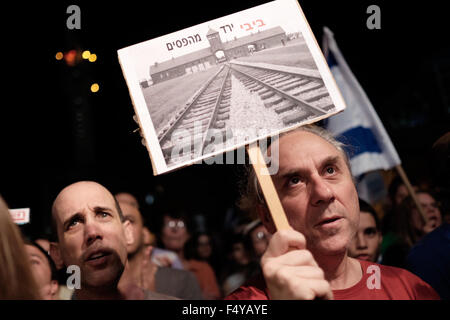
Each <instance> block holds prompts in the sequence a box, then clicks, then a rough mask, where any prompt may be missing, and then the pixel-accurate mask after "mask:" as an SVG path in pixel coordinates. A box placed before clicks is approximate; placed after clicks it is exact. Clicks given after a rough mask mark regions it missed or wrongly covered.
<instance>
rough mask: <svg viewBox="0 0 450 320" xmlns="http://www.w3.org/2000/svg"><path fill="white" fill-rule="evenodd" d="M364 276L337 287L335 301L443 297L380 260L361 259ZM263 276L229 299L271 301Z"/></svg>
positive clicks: (228, 297)
mask: <svg viewBox="0 0 450 320" xmlns="http://www.w3.org/2000/svg"><path fill="white" fill-rule="evenodd" d="M358 261H359V263H360V264H361V269H362V272H363V276H362V278H361V280H360V281H359V282H358V283H356V284H355V285H354V286H352V287H350V288H347V289H343V290H333V296H334V299H335V300H439V299H440V298H439V295H438V294H437V293H436V291H434V289H433V288H431V287H430V285H428V284H427V283H426V282H424V281H423V280H421V279H420V278H419V277H417V276H416V275H414V274H412V273H411V272H409V271H407V270H404V269H400V268H395V267H389V266H383V265H380V264H377V263H373V262H368V261H363V260H358ZM268 293H269V292H268V289H267V286H266V283H265V280H264V278H263V276H262V275H260V276H259V277H258V278H255V279H252V280H251V281H249V282H248V283H246V284H244V285H243V286H241V287H240V288H238V289H237V290H236V291H234V292H233V293H231V294H230V295H228V296H227V297H226V298H225V299H226V300H268V299H269V295H268Z"/></svg>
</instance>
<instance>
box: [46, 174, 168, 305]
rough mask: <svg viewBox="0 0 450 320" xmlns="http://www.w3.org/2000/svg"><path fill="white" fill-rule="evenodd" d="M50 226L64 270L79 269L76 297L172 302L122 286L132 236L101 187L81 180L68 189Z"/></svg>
mask: <svg viewBox="0 0 450 320" xmlns="http://www.w3.org/2000/svg"><path fill="white" fill-rule="evenodd" d="M52 223H53V229H54V233H55V235H56V236H57V239H58V242H53V243H52V244H51V247H50V251H51V254H52V256H55V258H56V259H61V260H62V261H63V262H64V265H65V266H66V267H68V266H70V265H76V266H78V267H79V269H80V276H81V279H80V283H81V288H80V289H78V290H76V291H75V293H74V297H73V298H76V299H157V300H158V299H169V298H170V297H168V296H164V295H160V294H156V293H153V292H150V291H147V290H143V289H140V288H138V287H137V286H135V285H132V284H130V285H129V286H127V287H126V288H125V289H119V288H118V283H119V280H120V278H121V276H122V273H123V271H124V268H125V265H126V264H127V245H129V244H131V243H133V234H132V231H131V228H130V222H129V221H126V220H125V219H124V217H123V214H122V212H121V210H120V207H119V205H118V204H117V202H116V200H115V199H114V197H113V195H112V194H111V193H110V192H109V191H108V190H107V189H106V188H105V187H103V186H102V185H100V184H98V183H96V182H92V181H81V182H76V183H74V184H71V185H69V186H67V187H66V188H64V189H63V190H62V191H61V192H60V193H59V194H58V196H57V197H56V199H55V201H54V203H53V207H52Z"/></svg>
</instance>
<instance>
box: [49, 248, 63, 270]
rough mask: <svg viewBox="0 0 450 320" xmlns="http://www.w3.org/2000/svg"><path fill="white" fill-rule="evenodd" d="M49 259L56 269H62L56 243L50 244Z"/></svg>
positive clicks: (59, 251) (61, 260) (61, 261)
mask: <svg viewBox="0 0 450 320" xmlns="http://www.w3.org/2000/svg"><path fill="white" fill-rule="evenodd" d="M50 257H51V258H52V259H53V262H54V263H55V266H56V269H58V270H60V269H62V268H63V267H64V261H63V259H62V257H61V250H60V248H59V243H58V242H50Z"/></svg>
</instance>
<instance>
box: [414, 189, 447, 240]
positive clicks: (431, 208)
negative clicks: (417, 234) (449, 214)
mask: <svg viewBox="0 0 450 320" xmlns="http://www.w3.org/2000/svg"><path fill="white" fill-rule="evenodd" d="M417 200H418V201H419V203H420V205H421V206H422V209H423V211H424V213H425V215H426V216H427V219H428V223H427V226H428V227H429V229H428V232H429V231H431V230H432V229H435V228H437V227H439V226H440V225H441V224H442V216H441V211H440V210H439V206H438V204H437V202H436V200H435V199H434V198H433V197H432V196H431V195H430V194H429V193H426V192H419V193H417ZM412 222H413V225H414V227H415V228H416V229H417V230H422V228H423V221H422V218H421V216H420V212H419V211H418V210H417V209H415V208H413V209H412Z"/></svg>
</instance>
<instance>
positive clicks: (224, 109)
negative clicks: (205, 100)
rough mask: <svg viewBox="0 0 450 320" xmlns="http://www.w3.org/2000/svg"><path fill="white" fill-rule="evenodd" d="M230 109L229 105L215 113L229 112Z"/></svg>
mask: <svg viewBox="0 0 450 320" xmlns="http://www.w3.org/2000/svg"><path fill="white" fill-rule="evenodd" d="M230 110H231V108H229V107H225V108H220V109H219V111H217V114H224V113H228V112H230Z"/></svg>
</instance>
